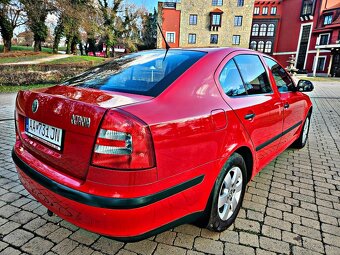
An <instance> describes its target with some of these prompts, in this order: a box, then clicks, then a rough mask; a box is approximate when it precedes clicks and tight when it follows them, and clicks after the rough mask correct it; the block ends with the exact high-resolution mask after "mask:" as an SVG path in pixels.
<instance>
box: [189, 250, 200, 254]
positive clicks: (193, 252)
mask: <svg viewBox="0 0 340 255" xmlns="http://www.w3.org/2000/svg"><path fill="white" fill-rule="evenodd" d="M187 255H204V253H203V252H199V251H192V250H188V252H187Z"/></svg>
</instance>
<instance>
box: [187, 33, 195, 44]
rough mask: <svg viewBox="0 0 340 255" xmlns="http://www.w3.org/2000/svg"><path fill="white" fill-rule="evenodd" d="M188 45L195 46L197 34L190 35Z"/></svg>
mask: <svg viewBox="0 0 340 255" xmlns="http://www.w3.org/2000/svg"><path fill="white" fill-rule="evenodd" d="M188 43H189V44H195V43H196V34H189V38H188Z"/></svg>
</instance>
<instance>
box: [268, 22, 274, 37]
mask: <svg viewBox="0 0 340 255" xmlns="http://www.w3.org/2000/svg"><path fill="white" fill-rule="evenodd" d="M274 31H275V25H274V24H269V25H268V30H267V36H274Z"/></svg>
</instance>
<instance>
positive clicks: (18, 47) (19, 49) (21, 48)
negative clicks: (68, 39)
mask: <svg viewBox="0 0 340 255" xmlns="http://www.w3.org/2000/svg"><path fill="white" fill-rule="evenodd" d="M3 48H4V46H3V45H0V52H2V51H3ZM33 49H34V48H33V47H26V46H17V45H13V46H12V48H11V50H12V51H23V50H25V51H33ZM42 52H47V53H52V49H50V48H44V47H43V48H42Z"/></svg>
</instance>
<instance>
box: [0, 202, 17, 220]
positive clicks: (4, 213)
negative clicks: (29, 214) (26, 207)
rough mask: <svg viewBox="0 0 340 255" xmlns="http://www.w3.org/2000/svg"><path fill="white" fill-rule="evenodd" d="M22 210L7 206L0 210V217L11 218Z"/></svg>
mask: <svg viewBox="0 0 340 255" xmlns="http://www.w3.org/2000/svg"><path fill="white" fill-rule="evenodd" d="M19 211H20V209H19V208H17V207H14V206H11V205H5V206H2V207H1V208H0V217H3V218H9V217H10V216H12V215H13V214H15V213H17V212H19Z"/></svg>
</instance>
